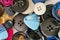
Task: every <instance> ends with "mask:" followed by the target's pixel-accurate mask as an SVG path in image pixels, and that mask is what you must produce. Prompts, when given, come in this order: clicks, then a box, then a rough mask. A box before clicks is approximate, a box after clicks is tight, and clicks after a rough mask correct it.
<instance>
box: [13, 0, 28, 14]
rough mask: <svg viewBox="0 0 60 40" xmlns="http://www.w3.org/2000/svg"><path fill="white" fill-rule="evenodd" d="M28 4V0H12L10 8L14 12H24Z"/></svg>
mask: <svg viewBox="0 0 60 40" xmlns="http://www.w3.org/2000/svg"><path fill="white" fill-rule="evenodd" d="M28 6H29V2H28V0H14V4H13V6H12V9H13V10H14V11H15V12H19V13H21V12H24V11H25V10H26V9H27V8H28Z"/></svg>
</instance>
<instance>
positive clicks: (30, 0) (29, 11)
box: [22, 0, 34, 14]
mask: <svg viewBox="0 0 60 40" xmlns="http://www.w3.org/2000/svg"><path fill="white" fill-rule="evenodd" d="M28 1H29V7H28V8H27V10H26V11H24V12H23V13H22V14H30V13H33V10H34V3H33V2H32V0H28Z"/></svg>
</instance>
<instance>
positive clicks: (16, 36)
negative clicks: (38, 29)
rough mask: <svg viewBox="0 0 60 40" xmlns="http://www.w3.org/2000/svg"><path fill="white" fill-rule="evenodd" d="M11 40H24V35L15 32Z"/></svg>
mask: <svg viewBox="0 0 60 40" xmlns="http://www.w3.org/2000/svg"><path fill="white" fill-rule="evenodd" d="M12 40H26V34H25V33H24V32H22V31H20V32H17V33H15V34H14V35H13V38H12Z"/></svg>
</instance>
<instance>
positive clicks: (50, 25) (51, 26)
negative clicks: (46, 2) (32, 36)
mask: <svg viewBox="0 0 60 40" xmlns="http://www.w3.org/2000/svg"><path fill="white" fill-rule="evenodd" d="M51 19H52V20H51ZM58 28H59V25H58V22H57V20H56V19H54V18H48V19H46V20H45V21H44V22H42V24H41V31H42V34H43V35H44V36H45V37H48V36H53V35H56V34H57V33H56V32H57V31H56V29H58Z"/></svg>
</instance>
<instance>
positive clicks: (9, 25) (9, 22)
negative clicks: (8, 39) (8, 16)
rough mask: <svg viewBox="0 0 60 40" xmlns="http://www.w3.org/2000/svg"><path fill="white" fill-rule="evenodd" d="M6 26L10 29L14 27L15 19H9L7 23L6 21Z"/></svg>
mask: <svg viewBox="0 0 60 40" xmlns="http://www.w3.org/2000/svg"><path fill="white" fill-rule="evenodd" d="M4 26H5V28H6V29H10V28H12V27H13V21H12V20H7V21H6V22H5V23H4Z"/></svg>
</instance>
